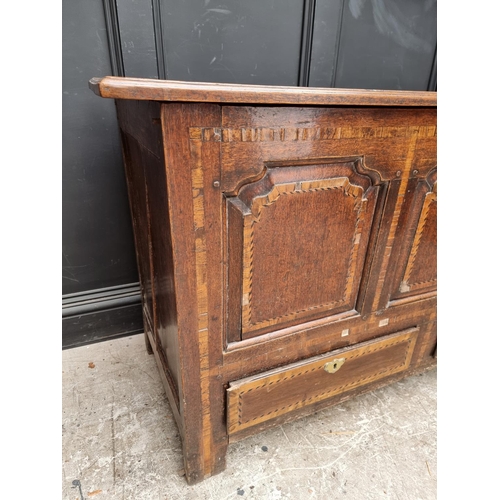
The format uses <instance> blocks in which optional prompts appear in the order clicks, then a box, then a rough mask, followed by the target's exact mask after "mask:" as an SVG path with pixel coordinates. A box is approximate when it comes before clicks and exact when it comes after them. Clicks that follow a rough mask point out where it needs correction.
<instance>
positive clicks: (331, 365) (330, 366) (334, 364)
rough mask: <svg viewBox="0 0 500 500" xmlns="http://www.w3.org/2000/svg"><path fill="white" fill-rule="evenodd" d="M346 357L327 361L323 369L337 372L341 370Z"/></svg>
mask: <svg viewBox="0 0 500 500" xmlns="http://www.w3.org/2000/svg"><path fill="white" fill-rule="evenodd" d="M344 362H345V358H339V359H334V360H333V361H329V362H328V363H325V366H323V369H324V370H325V372H328V373H335V372H337V371H339V370H340V367H341V366H342V365H343V364H344Z"/></svg>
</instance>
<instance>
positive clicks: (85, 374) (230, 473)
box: [62, 335, 437, 500]
mask: <svg viewBox="0 0 500 500" xmlns="http://www.w3.org/2000/svg"><path fill="white" fill-rule="evenodd" d="M62 356H63V361H62V366H63V374H62V397H63V400H62V406H63V415H62V422H63V438H62V443H63V449H62V472H63V473H62V490H63V498H64V499H67V500H82V499H86V500H92V499H96V500H104V499H112V500H114V499H120V500H122V499H125V500H129V499H133V500H149V499H152V500H153V499H154V500H157V499H158V500H181V499H182V500H184V499H188V500H190V499H193V500H198V499H199V500H204V499H210V500H222V499H230V498H235V499H237V498H242V499H244V498H255V499H266V500H267V499H272V500H276V499H285V498H290V499H300V500H302V499H346V500H370V499H395V500H419V499H420V500H433V499H435V498H436V497H437V493H436V485H437V478H436V416H437V411H436V370H435V369H434V370H431V371H429V372H426V373H424V374H422V375H418V376H413V377H409V378H406V379H404V380H402V381H400V382H396V383H394V384H392V385H390V386H388V387H385V388H382V389H378V390H376V391H373V392H372V393H370V394H365V395H362V396H358V397H356V398H354V399H352V400H350V401H347V402H345V403H342V404H340V405H337V406H334V407H331V408H329V409H327V410H323V411H320V412H318V413H316V414H314V415H311V416H309V417H306V418H303V419H301V420H298V421H296V422H292V423H288V424H286V425H282V426H279V427H276V428H274V429H271V430H268V431H265V432H262V433H261V434H258V435H255V436H253V437H250V438H247V439H245V440H243V441H240V442H238V443H235V444H232V445H230V446H229V451H228V454H227V469H226V471H225V472H223V473H222V474H219V475H217V476H214V477H212V478H209V479H206V480H205V481H203V482H202V483H200V484H197V485H194V486H188V485H187V484H186V482H185V479H184V477H183V476H182V467H183V465H182V451H181V442H180V438H179V434H178V432H177V427H176V424H175V422H174V419H173V416H172V413H171V411H170V407H169V404H168V401H167V399H166V397H165V394H164V391H163V387H162V384H161V381H160V376H159V374H158V371H157V368H156V365H155V362H154V358H153V356H149V355H148V354H147V353H146V349H145V346H144V340H143V337H142V335H135V336H133V337H128V338H122V339H119V340H113V341H109V342H102V343H99V344H94V345H91V346H88V347H80V348H76V349H71V350H67V351H63V354H62Z"/></svg>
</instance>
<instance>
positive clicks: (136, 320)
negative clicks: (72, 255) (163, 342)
mask: <svg viewBox="0 0 500 500" xmlns="http://www.w3.org/2000/svg"><path fill="white" fill-rule="evenodd" d="M143 331H144V327H143V322H142V306H141V293H140V287H139V284H138V283H129V284H127V285H120V286H114V287H109V288H101V289H98V290H90V291H86V292H81V293H72V294H68V295H64V296H63V301H62V348H63V349H69V348H72V347H78V346H82V345H87V344H93V343H95V342H101V341H104V340H110V339H113V338H118V337H124V336H127V335H133V334H136V333H141V332H143Z"/></svg>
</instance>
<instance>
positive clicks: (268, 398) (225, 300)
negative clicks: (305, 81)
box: [91, 77, 437, 483]
mask: <svg viewBox="0 0 500 500" xmlns="http://www.w3.org/2000/svg"><path fill="white" fill-rule="evenodd" d="M91 86H93V87H94V90H95V91H96V92H97V93H100V94H101V95H102V96H104V97H113V98H117V99H118V101H117V104H118V117H119V122H120V127H121V131H122V141H123V150H124V158H125V167H126V173H127V180H128V186H129V198H130V207H131V212H132V218H133V222H134V233H135V238H136V250H137V259H138V267H139V271H140V280H141V290H142V303H143V313H144V314H143V315H144V328H145V332H146V336H147V337H146V338H147V345H148V342H149V344H150V346H151V349H152V351H153V353H154V355H155V359H156V361H157V364H158V367H159V370H160V373H161V375H162V380H163V382H164V385H165V389H166V392H167V395H168V397H169V400H170V402H171V404H172V407H173V408H174V415H175V417H176V421H177V424H178V426H179V430H180V434H181V437H182V441H183V449H184V463H185V470H186V478H187V481H188V482H189V483H195V482H197V481H201V480H202V479H204V478H206V477H209V476H210V475H212V474H215V473H217V472H220V471H222V470H223V469H224V467H225V453H226V449H227V445H228V443H229V442H230V441H231V442H232V441H235V440H237V439H241V438H243V437H245V436H248V435H250V434H252V433H255V432H259V431H260V430H261V429H264V428H267V427H269V426H272V425H276V424H278V423H282V422H284V421H288V420H290V419H293V418H298V417H300V416H301V415H304V414H307V413H308V412H311V411H316V410H317V409H320V408H324V407H326V406H328V405H330V404H334V403H337V402H339V401H343V400H345V399H346V398H348V397H353V396H354V395H356V394H360V393H362V392H365V391H367V390H370V389H372V388H374V387H379V386H381V385H382V384H385V383H390V382H392V381H394V380H398V379H399V378H401V377H403V376H407V375H408V374H413V373H417V372H419V371H421V370H425V369H428V368H430V367H432V366H434V365H435V364H436V362H437V360H436V357H435V352H436V344H437V332H436V300H437V296H436V214H437V212H436V203H437V170H436V108H435V94H432V93H418V92H416V93H404V92H385V91H377V92H372V91H363V90H360V91H351V90H339V89H327V90H325V89H296V88H275V87H255V86H236V85H215V84H193V83H185V82H167V81H149V80H132V79H118V78H109V77H106V78H105V79H103V80H95V79H93V81H92V83H91ZM154 100H157V101H160V102H154ZM162 101H163V102H162ZM172 101H173V102H172ZM236 103H241V104H240V105H236ZM255 104H261V105H259V106H256V105H255ZM277 104H281V105H280V106H277ZM285 104H288V106H286V105H285ZM290 104H300V106H298V105H296V106H291V105H290ZM305 104H315V106H305ZM339 357H344V358H346V361H345V365H344V366H343V367H342V368H341V370H340V371H339V372H337V373H335V374H327V373H326V372H324V371H322V367H323V365H324V363H326V362H327V361H328V360H331V359H337V358H339ZM318 367H319V368H318ZM312 368H314V369H312ZM263 384H264V385H263ZM271 386H273V389H274V388H276V390H272V391H271V390H269V389H270V387H271ZM280 388H281V389H282V390H278V389H280Z"/></svg>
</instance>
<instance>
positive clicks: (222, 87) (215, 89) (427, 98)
mask: <svg viewBox="0 0 500 500" xmlns="http://www.w3.org/2000/svg"><path fill="white" fill-rule="evenodd" d="M89 87H90V89H91V90H92V91H93V92H94V93H95V94H97V95H99V96H101V97H108V98H111V99H138V100H149V101H179V102H213V103H262V104H301V105H306V104H307V105H310V104H316V105H321V106H326V105H333V104H334V105H342V106H358V105H369V106H435V105H436V100H437V96H436V92H417V91H404V90H364V89H332V88H322V89H318V88H308V87H279V86H266V85H239V84H227V83H205V82H181V81H175V80H151V79H146V78H123V77H115V76H106V77H104V78H97V77H94V78H92V79H91V80H90V81H89Z"/></svg>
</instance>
